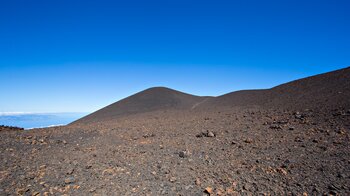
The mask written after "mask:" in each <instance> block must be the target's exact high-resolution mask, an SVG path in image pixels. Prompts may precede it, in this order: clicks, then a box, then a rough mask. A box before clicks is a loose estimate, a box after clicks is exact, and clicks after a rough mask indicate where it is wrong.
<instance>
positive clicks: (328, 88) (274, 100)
mask: <svg viewBox="0 0 350 196" xmlns="http://www.w3.org/2000/svg"><path fill="white" fill-rule="evenodd" d="M349 97H350V68H349V67H348V68H345V69H340V70H337V71H333V72H328V73H324V74H319V75H316V76H312V77H308V78H303V79H300V80H295V81H292V82H288V83H285V84H282V85H279V86H276V87H274V88H271V89H266V90H244V91H236V92H232V93H228V94H225V95H222V96H219V97H216V98H215V99H211V100H209V101H208V102H206V103H205V105H204V106H205V107H221V106H224V107H227V106H252V105H259V106H267V107H279V108H281V107H282V108H291V109H300V108H305V109H306V108H309V109H311V108H316V107H319V106H320V105H322V106H326V107H329V108H334V107H345V106H349V105H350V101H349Z"/></svg>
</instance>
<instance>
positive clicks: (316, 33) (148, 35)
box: [0, 0, 350, 112]
mask: <svg viewBox="0 0 350 196" xmlns="http://www.w3.org/2000/svg"><path fill="white" fill-rule="evenodd" d="M349 8H350V3H349V1H307V2H305V1H244V2H240V1H215V2H214V1H183V0H180V1H147V2H146V1H132V2H131V1H129V2H122V1H74V2H72V1H58V2H52V1H37V0H34V1H19V0H14V1H4V2H1V3H0V27H1V31H0V73H1V77H0V90H1V96H0V112H93V111H95V110H97V109H100V108H102V107H104V106H106V105H108V104H111V103H113V102H115V101H118V100H120V99H122V98H124V97H127V96H129V95H132V94H134V93H136V92H139V91H142V90H144V89H147V88H150V87H154V86H165V87H169V88H172V89H175V90H179V91H182V92H186V93H190V94H195V95H203V96H207V95H208V96H218V95H222V94H225V93H228V92H232V91H236V90H245V89H262V88H271V87H273V86H276V85H279V84H282V83H285V82H289V81H292V80H295V79H299V78H303V77H307V76H311V75H315V74H320V73H324V72H328V71H333V70H336V69H341V68H345V67H347V66H349V65H350V55H349V51H350V36H349V35H350V25H349V21H350V13H349V12H348V10H349Z"/></svg>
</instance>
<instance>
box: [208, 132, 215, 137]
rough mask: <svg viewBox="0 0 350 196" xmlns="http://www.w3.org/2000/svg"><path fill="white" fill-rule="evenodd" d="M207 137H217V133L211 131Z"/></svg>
mask: <svg viewBox="0 0 350 196" xmlns="http://www.w3.org/2000/svg"><path fill="white" fill-rule="evenodd" d="M207 137H215V134H214V133H213V132H211V131H208V132H207Z"/></svg>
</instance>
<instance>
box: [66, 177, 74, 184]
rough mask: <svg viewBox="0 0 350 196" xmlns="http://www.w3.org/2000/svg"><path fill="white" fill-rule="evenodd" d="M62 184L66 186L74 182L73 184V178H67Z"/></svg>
mask: <svg viewBox="0 0 350 196" xmlns="http://www.w3.org/2000/svg"><path fill="white" fill-rule="evenodd" d="M64 182H65V183H66V184H71V183H74V182H75V179H74V177H69V178H66V179H65V180H64Z"/></svg>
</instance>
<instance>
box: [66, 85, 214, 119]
mask: <svg viewBox="0 0 350 196" xmlns="http://www.w3.org/2000/svg"><path fill="white" fill-rule="evenodd" d="M210 98H211V97H200V96H195V95H190V94H186V93H183V92H180V91H176V90H172V89H169V88H165V87H154V88H149V89H146V90H144V91H141V92H139V93H136V94H134V95H132V96H130V97H127V98H125V99H122V100H120V101H118V102H115V103H113V104H111V105H109V106H106V107H104V108H102V109H100V110H98V111H96V112H94V113H92V114H90V115H87V116H86V117H83V118H81V119H79V120H77V121H75V122H73V123H72V124H81V123H93V122H101V121H105V120H112V119H116V118H119V117H124V116H128V115H132V114H140V113H145V112H152V111H158V110H183V109H185V110H186V109H194V108H195V107H197V106H199V105H200V104H201V103H202V102H205V101H206V100H208V99H210Z"/></svg>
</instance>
